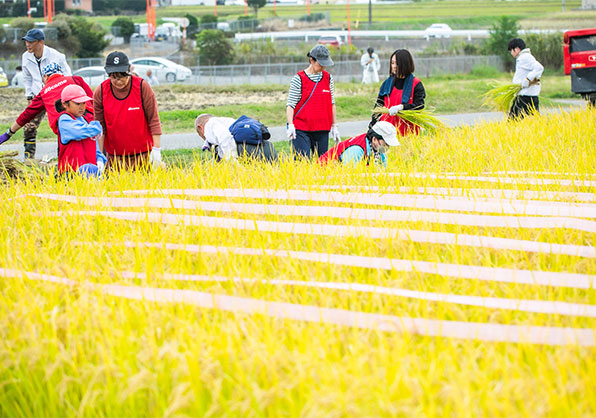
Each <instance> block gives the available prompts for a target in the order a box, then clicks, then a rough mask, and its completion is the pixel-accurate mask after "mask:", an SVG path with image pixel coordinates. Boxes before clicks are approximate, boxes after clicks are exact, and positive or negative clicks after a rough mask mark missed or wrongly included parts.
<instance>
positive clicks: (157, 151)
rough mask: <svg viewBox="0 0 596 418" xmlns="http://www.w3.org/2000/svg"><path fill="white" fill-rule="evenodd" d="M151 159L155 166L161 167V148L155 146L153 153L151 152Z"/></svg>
mask: <svg viewBox="0 0 596 418" xmlns="http://www.w3.org/2000/svg"><path fill="white" fill-rule="evenodd" d="M149 161H151V164H153V167H159V166H160V165H161V148H157V147H153V149H152V150H151V154H149Z"/></svg>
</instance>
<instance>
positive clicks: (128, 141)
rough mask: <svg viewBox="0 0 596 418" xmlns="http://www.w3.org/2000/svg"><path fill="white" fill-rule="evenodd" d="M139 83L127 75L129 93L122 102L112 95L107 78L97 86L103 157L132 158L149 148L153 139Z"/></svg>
mask: <svg viewBox="0 0 596 418" xmlns="http://www.w3.org/2000/svg"><path fill="white" fill-rule="evenodd" d="M142 83H143V79H142V78H140V77H135V76H131V77H130V84H131V86H130V91H129V93H128V96H126V97H125V98H124V99H117V98H116V97H115V96H114V94H113V93H112V85H111V83H110V80H109V79H107V80H105V81H104V82H103V83H101V93H102V99H103V116H104V122H105V126H106V130H105V132H104V148H105V151H106V154H110V155H135V154H141V153H143V152H148V151H151V149H152V148H153V136H152V135H151V132H150V131H149V125H148V124H147V120H146V118H145V109H144V108H143V98H142V96H141V89H142Z"/></svg>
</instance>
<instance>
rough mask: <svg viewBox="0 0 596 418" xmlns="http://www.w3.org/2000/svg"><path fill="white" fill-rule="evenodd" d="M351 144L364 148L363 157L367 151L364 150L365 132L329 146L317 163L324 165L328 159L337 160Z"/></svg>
mask: <svg viewBox="0 0 596 418" xmlns="http://www.w3.org/2000/svg"><path fill="white" fill-rule="evenodd" d="M353 146H357V147H360V148H362V149H363V150H364V158H366V157H367V155H368V153H367V152H366V134H362V135H358V136H355V137H353V138H350V139H348V140H345V141H342V142H340V143H339V144H337V145H336V146H334V147H333V148H331V149H330V150H329V151H327V152H326V153H325V154H323V155H321V156H320V157H319V163H321V164H323V165H325V164H328V163H329V162H330V161H339V159H340V158H341V155H342V154H343V152H344V151H345V150H346V149H348V148H349V147H353Z"/></svg>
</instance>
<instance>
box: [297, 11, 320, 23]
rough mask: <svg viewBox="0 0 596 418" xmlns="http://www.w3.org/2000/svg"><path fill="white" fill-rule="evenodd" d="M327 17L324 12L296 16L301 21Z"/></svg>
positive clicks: (315, 20) (312, 20)
mask: <svg viewBox="0 0 596 418" xmlns="http://www.w3.org/2000/svg"><path fill="white" fill-rule="evenodd" d="M326 18H327V17H326V16H325V13H311V14H309V15H302V16H300V17H299V18H298V20H299V21H301V22H318V21H319V20H325V19H326Z"/></svg>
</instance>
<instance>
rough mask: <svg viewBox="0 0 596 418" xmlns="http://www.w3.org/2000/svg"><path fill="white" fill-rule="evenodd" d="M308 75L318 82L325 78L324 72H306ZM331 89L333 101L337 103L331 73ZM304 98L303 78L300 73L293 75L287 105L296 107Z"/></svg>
mask: <svg viewBox="0 0 596 418" xmlns="http://www.w3.org/2000/svg"><path fill="white" fill-rule="evenodd" d="M305 74H306V76H307V77H308V78H309V79H310V80H311V81H313V82H314V83H316V82H317V81H321V79H322V78H323V73H322V72H320V73H317V74H308V73H305ZM329 90H331V103H332V104H335V87H334V85H333V76H332V75H331V74H329ZM301 98H302V79H301V78H300V76H299V75H298V74H296V75H295V76H294V77H292V81H291V82H290V93H289V94H288V102H287V103H286V106H290V107H291V108H296V105H297V104H298V102H299V101H300V99H301Z"/></svg>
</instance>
